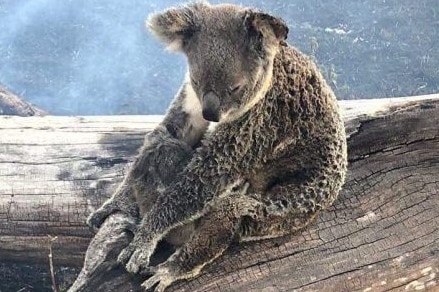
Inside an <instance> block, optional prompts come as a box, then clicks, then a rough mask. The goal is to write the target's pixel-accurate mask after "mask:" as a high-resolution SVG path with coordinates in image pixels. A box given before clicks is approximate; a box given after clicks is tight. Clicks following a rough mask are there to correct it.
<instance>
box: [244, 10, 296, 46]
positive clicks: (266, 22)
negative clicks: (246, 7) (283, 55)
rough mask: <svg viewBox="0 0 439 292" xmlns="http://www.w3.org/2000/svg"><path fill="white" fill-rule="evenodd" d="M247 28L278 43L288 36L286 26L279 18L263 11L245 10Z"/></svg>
mask: <svg viewBox="0 0 439 292" xmlns="http://www.w3.org/2000/svg"><path fill="white" fill-rule="evenodd" d="M245 23H246V26H247V28H249V29H250V30H254V31H257V32H259V33H260V34H262V36H263V37H264V38H269V39H273V40H275V41H277V42H279V43H281V42H283V41H285V40H286V39H287V36H288V26H287V25H286V23H285V21H283V20H282V19H281V18H277V17H274V16H271V15H269V14H267V13H263V12H255V11H247V12H246V15H245Z"/></svg>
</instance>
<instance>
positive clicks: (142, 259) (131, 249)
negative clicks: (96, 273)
mask: <svg viewBox="0 0 439 292" xmlns="http://www.w3.org/2000/svg"><path fill="white" fill-rule="evenodd" d="M117 261H118V262H119V263H121V264H125V268H126V270H127V271H128V272H130V273H134V274H137V273H139V272H142V271H145V272H146V273H148V272H149V271H153V269H152V268H151V267H149V253H148V250H147V249H142V248H139V247H137V245H136V244H135V242H132V243H131V244H130V245H128V246H127V247H126V248H125V249H124V250H122V252H121V253H120V254H119V257H118V258H117Z"/></svg>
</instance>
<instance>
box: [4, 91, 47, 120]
mask: <svg viewBox="0 0 439 292" xmlns="http://www.w3.org/2000/svg"><path fill="white" fill-rule="evenodd" d="M45 114H46V113H45V112H44V111H42V110H40V109H39V108H37V107H35V106H33V105H30V104H28V103H27V102H25V101H23V100H22V99H21V98H20V97H18V96H17V95H16V94H14V93H12V92H10V91H8V90H7V89H6V88H4V87H3V86H1V85H0V115H11V116H21V117H29V116H42V115H45Z"/></svg>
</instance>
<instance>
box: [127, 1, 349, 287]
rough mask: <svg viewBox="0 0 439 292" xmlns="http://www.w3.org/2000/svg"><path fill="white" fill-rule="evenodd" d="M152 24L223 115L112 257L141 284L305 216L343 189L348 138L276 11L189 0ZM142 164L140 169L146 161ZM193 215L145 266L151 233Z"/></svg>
mask: <svg viewBox="0 0 439 292" xmlns="http://www.w3.org/2000/svg"><path fill="white" fill-rule="evenodd" d="M149 28H150V29H151V31H152V32H153V33H154V34H155V35H156V36H157V37H158V38H159V39H161V40H162V41H164V42H165V43H167V44H168V46H170V48H171V49H174V50H179V51H181V52H183V53H184V54H185V55H186V57H187V61H188V80H190V82H189V83H188V84H187V86H191V88H192V89H193V90H194V92H195V93H196V96H197V98H198V100H199V102H200V109H199V110H200V112H201V114H202V116H203V117H204V119H207V120H210V121H219V123H218V125H217V126H216V128H215V130H214V131H213V132H212V133H209V134H207V135H205V137H204V138H203V139H202V141H201V146H200V147H199V148H198V149H196V151H195V152H194V154H193V156H192V157H191V158H190V160H185V161H188V162H187V165H186V166H185V167H184V169H183V170H182V171H181V172H179V173H178V175H177V177H175V178H174V180H173V181H172V182H170V184H168V185H167V186H165V188H164V189H163V190H162V191H160V192H159V193H158V194H157V195H156V196H155V197H156V200H154V201H153V202H152V203H151V204H150V205H149V206H148V208H147V210H145V213H144V214H142V217H143V218H142V222H141V224H140V226H139V228H138V230H137V232H136V233H135V236H134V239H133V241H132V242H131V244H130V245H129V246H128V247H127V248H126V249H125V250H124V251H122V253H121V254H120V255H119V261H120V262H122V263H126V268H127V270H128V271H130V272H133V273H137V272H139V271H142V270H147V271H149V272H152V273H153V275H152V276H151V277H150V278H149V279H148V280H147V281H145V283H144V284H143V286H144V287H145V288H151V287H153V286H154V285H155V284H157V283H159V284H158V286H157V288H156V289H157V290H159V291H162V290H164V289H165V288H166V287H167V286H168V285H169V284H171V283H172V282H174V281H176V280H178V279H187V278H191V277H194V276H196V275H197V274H198V273H199V271H200V270H201V269H202V268H203V266H204V265H206V264H207V263H209V262H211V261H213V260H214V259H215V258H217V257H218V256H220V255H221V253H222V252H223V251H224V250H225V249H227V247H228V246H229V244H230V243H231V242H232V241H234V240H258V239H262V238H269V237H277V236H282V235H285V234H288V233H291V232H293V231H294V230H297V229H300V228H303V227H304V226H306V225H307V224H308V223H309V222H310V221H311V220H312V219H313V218H314V216H315V215H316V213H317V212H318V211H320V210H322V209H323V208H325V207H327V206H328V205H330V204H331V203H332V202H333V201H334V199H335V198H336V197H337V195H338V192H339V190H340V189H341V186H342V184H343V182H344V178H345V172H346V166H347V165H346V164H347V159H346V138H345V131H344V126H343V121H342V119H341V117H340V113H339V108H338V105H337V101H336V98H335V96H334V94H333V92H332V90H331V89H330V88H329V86H328V85H327V84H326V82H325V80H324V79H323V77H322V76H321V74H320V73H319V71H318V69H317V67H316V66H315V64H314V63H313V62H312V60H311V59H310V58H308V57H306V56H304V55H303V54H302V53H300V52H299V51H298V50H296V49H295V48H294V47H292V46H289V45H288V44H286V42H285V39H286V37H287V33H288V28H287V27H286V25H285V24H284V22H283V21H282V20H280V19H278V18H276V17H273V16H271V15H268V14H266V13H262V12H259V11H256V10H253V9H249V8H245V7H240V6H235V5H210V4H207V3H205V2H197V3H194V4H189V5H186V6H184V7H180V8H171V9H169V10H167V11H165V12H163V13H159V14H156V15H153V16H152V17H151V18H150V20H149ZM170 113H171V112H169V114H170ZM193 113H194V112H193ZM169 114H168V115H169ZM177 115H178V114H177ZM204 130H205V129H204V128H203V131H204ZM203 131H200V133H203ZM154 147H155V148H154V149H159V147H160V143H158V144H156V145H154ZM145 149H147V147H144V150H142V153H141V154H140V157H141V156H142V155H144V154H143V153H145V151H146V150H145ZM151 151H154V150H153V149H151ZM157 151H159V150H157ZM141 166H143V167H144V168H148V163H147V161H145V162H144V163H143V162H142V165H141ZM151 174H152V173H151ZM138 188H139V189H140V190H142V191H144V192H145V193H148V192H149V190H146V189H145V188H142V187H141V186H139V187H138ZM195 220H196V221H197V224H196V226H195V227H194V231H193V232H192V235H191V237H190V238H188V239H187V242H185V243H184V244H183V245H182V246H181V247H180V248H179V249H177V251H176V252H175V253H174V254H173V255H172V256H171V257H169V259H168V260H166V261H165V262H164V263H162V264H160V265H158V266H156V267H153V268H152V267H150V266H149V264H150V258H151V255H152V254H153V252H154V250H155V248H156V246H157V244H158V243H159V241H160V240H162V239H163V238H165V237H166V236H168V235H169V234H172V233H173V232H174V230H175V229H176V228H179V227H181V226H186V225H187V224H192V222H194V221H195Z"/></svg>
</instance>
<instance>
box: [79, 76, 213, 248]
mask: <svg viewBox="0 0 439 292" xmlns="http://www.w3.org/2000/svg"><path fill="white" fill-rule="evenodd" d="M208 125H209V122H208V121H207V120H205V119H203V117H202V114H201V103H200V101H199V99H198V98H197V97H196V94H195V92H194V91H193V88H192V86H191V84H190V82H188V81H185V82H184V84H183V85H182V87H181V89H180V91H179V92H178V94H177V96H176V97H175V99H174V101H173V102H172V104H171V106H170V108H169V109H168V111H167V113H166V115H165V117H164V119H163V121H162V122H161V123H160V124H159V125H158V126H157V127H156V128H155V129H154V130H153V131H152V132H150V133H148V134H147V135H146V136H145V141H144V144H143V147H142V148H141V150H140V153H139V156H138V157H137V159H136V160H135V162H134V163H133V165H132V166H131V167H130V169H129V170H128V173H127V175H126V177H125V178H124V180H123V182H122V183H121V185H120V186H119V188H118V189H117V190H116V192H115V193H114V194H113V196H112V197H111V198H110V199H109V200H108V201H106V202H105V203H104V204H103V205H102V206H101V207H100V208H99V209H97V210H96V211H95V212H93V213H92V214H91V215H90V216H89V218H88V219H87V223H88V225H89V226H90V227H92V228H94V229H98V228H99V227H100V225H101V224H102V223H103V221H104V220H105V219H106V218H107V217H108V216H109V215H110V214H113V213H116V212H121V213H124V214H125V215H126V216H127V217H128V218H127V221H126V224H127V226H126V228H127V229H128V230H131V231H132V232H134V231H135V229H136V224H137V222H138V221H139V216H140V217H141V215H142V214H145V213H146V212H148V210H149V209H150V208H151V206H152V204H153V203H154V202H155V200H156V198H157V196H158V195H160V194H161V193H162V192H163V190H164V189H165V187H166V186H168V185H170V184H171V182H172V181H174V180H175V179H176V177H178V174H179V173H180V172H181V171H182V170H183V168H184V167H185V166H186V165H187V164H188V162H189V160H190V158H191V157H192V155H193V152H194V149H195V148H196V147H197V146H198V145H199V143H200V140H201V138H202V137H203V135H204V133H205V131H206V129H207V126H208ZM192 225H193V224H187V225H186V226H184V227H181V228H179V229H176V230H174V231H173V232H172V233H171V234H170V235H169V236H168V237H166V239H165V242H166V243H169V244H170V245H171V246H169V245H168V246H167V247H170V248H174V247H177V246H180V245H181V244H182V243H183V242H185V239H186V238H187V237H188V236H190V234H191V231H192V229H193V227H192Z"/></svg>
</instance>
